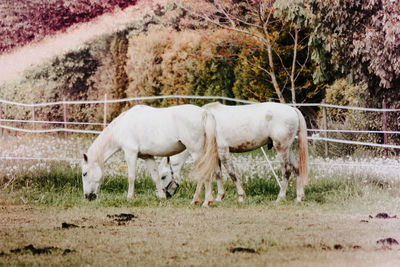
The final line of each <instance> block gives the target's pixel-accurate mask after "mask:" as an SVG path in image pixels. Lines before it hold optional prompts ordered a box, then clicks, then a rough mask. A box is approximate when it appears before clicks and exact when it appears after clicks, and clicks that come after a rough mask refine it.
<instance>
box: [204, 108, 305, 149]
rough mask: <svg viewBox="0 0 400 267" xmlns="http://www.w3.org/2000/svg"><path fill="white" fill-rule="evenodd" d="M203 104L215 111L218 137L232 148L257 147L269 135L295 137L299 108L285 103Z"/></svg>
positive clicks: (263, 142)
mask: <svg viewBox="0 0 400 267" xmlns="http://www.w3.org/2000/svg"><path fill="white" fill-rule="evenodd" d="M203 108H204V109H207V110H209V111H210V112H211V113H213V115H214V117H215V119H216V122H217V129H218V135H219V141H220V143H225V144H226V145H228V146H229V147H230V150H231V151H232V152H244V151H250V150H253V149H256V148H258V147H260V146H262V145H264V144H266V143H267V142H268V140H269V138H272V139H273V140H284V139H292V138H294V135H295V132H296V130H297V127H298V116H297V113H296V111H295V110H294V109H293V108H292V107H290V106H288V105H285V104H280V103H273V102H267V103H255V104H249V105H241V106H227V105H223V104H220V103H210V104H207V105H205V106H203Z"/></svg>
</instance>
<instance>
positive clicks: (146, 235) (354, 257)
mask: <svg viewBox="0 0 400 267" xmlns="http://www.w3.org/2000/svg"><path fill="white" fill-rule="evenodd" d="M226 187H227V196H226V198H225V199H224V200H223V202H221V203H215V204H213V205H212V206H211V207H210V208H201V207H199V206H194V207H193V206H190V205H189V203H190V200H191V196H192V195H193V193H194V189H195V184H194V183H193V182H190V181H186V182H185V183H184V184H182V186H181V187H180V188H179V190H178V193H177V194H176V195H175V196H173V197H172V198H171V199H169V200H166V201H159V200H158V199H157V198H156V196H155V187H154V185H153V183H152V181H151V179H150V178H149V177H147V176H146V177H141V178H140V179H138V180H137V184H136V199H135V200H133V201H131V200H127V199H126V191H127V181H126V179H125V178H124V177H107V178H106V180H105V182H104V183H103V186H102V188H101V192H100V195H99V199H98V200H97V201H94V202H88V201H86V200H84V199H83V196H82V189H81V182H80V172H79V170H78V169H76V170H70V171H65V170H64V171H60V170H58V169H55V170H51V171H50V172H47V171H45V172H38V173H37V174H36V175H32V176H29V177H28V176H27V177H24V178H23V179H21V180H20V181H19V182H17V183H14V185H13V187H12V188H11V187H7V188H5V189H4V188H3V189H2V190H1V191H0V193H1V197H0V226H1V227H0V265H26V266H31V265H94V266H104V265H109V264H110V263H112V264H116V265H122V266H124V265H133V266H228V265H229V266H279V265H281V266H288V265H291V266H321V265H329V266H344V265H347V266H395V265H397V264H400V254H399V252H400V247H399V245H397V244H392V243H390V241H391V239H388V238H393V239H395V240H399V241H400V234H399V233H400V232H399V231H398V229H399V226H400V221H399V219H398V218H386V219H383V218H376V215H377V214H378V213H387V214H388V215H389V216H391V217H392V216H395V215H397V214H399V212H400V207H399V205H398V202H399V200H400V199H399V194H398V190H397V189H398V188H392V190H388V189H387V188H384V187H383V186H382V185H381V184H379V183H376V182H371V183H365V181H363V180H362V179H360V178H359V177H353V178H350V179H347V178H346V179H335V180H328V179H319V180H314V181H312V183H311V184H310V185H309V186H308V187H307V190H306V196H307V200H306V201H305V202H303V203H300V204H299V203H296V202H295V201H294V198H295V190H294V188H293V187H291V188H290V190H289V193H288V200H287V201H285V202H283V203H275V202H274V199H275V198H276V195H277V193H278V187H277V185H276V183H275V182H274V180H273V179H272V177H271V179H269V180H266V179H264V178H257V177H254V178H252V179H251V180H249V181H248V182H247V183H244V188H245V191H246V193H247V199H246V200H245V202H244V203H238V202H237V201H236V192H235V189H234V186H233V184H232V183H231V182H230V181H227V182H226ZM394 189H395V190H394ZM215 192H216V188H215V184H214V193H215ZM120 214H133V215H134V218H131V217H129V216H126V217H122V218H118V217H113V215H120ZM122 216H124V215H122ZM371 217H372V218H371ZM129 219H131V220H129ZM380 240H386V241H382V242H380ZM388 242H389V243H390V244H389V243H388ZM392 242H395V241H392Z"/></svg>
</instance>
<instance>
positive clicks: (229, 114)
mask: <svg viewBox="0 0 400 267" xmlns="http://www.w3.org/2000/svg"><path fill="white" fill-rule="evenodd" d="M203 108H204V109H206V110H208V111H210V112H211V113H212V114H213V115H214V117H215V120H216V122H217V144H218V154H219V168H218V170H217V171H216V179H217V185H218V196H217V199H216V200H217V201H221V200H222V199H223V198H224V196H225V189H224V187H223V182H222V177H221V164H223V165H224V167H225V168H226V170H227V171H228V174H229V176H230V177H231V179H232V181H233V182H234V183H235V185H236V189H237V192H238V195H239V201H240V202H241V201H243V199H244V197H245V192H244V190H243V188H242V186H241V183H240V181H239V179H237V177H236V175H235V171H234V167H233V164H232V161H231V159H230V154H229V152H246V151H251V150H254V149H257V148H259V147H262V146H264V145H266V144H268V147H269V148H271V147H272V145H273V146H274V147H275V149H276V151H277V153H278V155H279V156H280V158H281V165H282V174H283V179H282V180H283V181H282V183H281V189H280V192H279V195H278V199H277V201H279V200H281V199H284V198H285V197H286V191H287V186H288V180H289V178H290V175H291V173H292V172H293V171H294V172H295V174H296V175H297V182H296V190H297V201H301V200H302V199H304V186H305V185H306V183H307V180H308V168H307V157H308V143H307V131H306V130H307V129H306V123H305V120H304V117H303V115H302V114H301V112H300V111H299V110H298V109H297V108H292V107H290V106H288V105H285V104H279V103H259V104H250V105H243V106H226V105H222V104H220V103H210V104H207V105H205V106H203ZM296 134H297V135H298V153H299V162H297V160H296V159H295V157H294V154H293V151H292V150H291V148H292V144H293V141H294V139H295V136H296ZM188 156H189V154H188V153H187V152H186V151H184V152H182V153H180V154H178V155H175V156H173V157H171V158H164V159H163V160H162V161H161V164H160V167H159V173H160V177H161V184H162V187H163V188H164V190H165V191H166V192H167V193H168V194H169V195H171V194H173V193H174V190H175V188H176V187H177V186H176V184H178V185H179V183H180V171H181V168H182V166H183V164H184V162H185V161H186V159H187V158H188Z"/></svg>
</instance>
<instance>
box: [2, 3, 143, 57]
mask: <svg viewBox="0 0 400 267" xmlns="http://www.w3.org/2000/svg"><path fill="white" fill-rule="evenodd" d="M136 2H137V0H106V1H104V0H91V1H89V0H71V1H61V0H46V1H34V0H19V1H14V0H3V1H1V2H0V36H1V39H0V54H2V53H5V52H9V51H11V50H13V49H15V48H17V47H22V46H24V45H26V44H28V43H31V42H33V41H40V40H42V39H43V38H45V37H46V36H48V35H53V34H55V33H57V32H59V31H65V30H66V29H68V28H69V27H71V26H72V25H76V24H79V23H82V22H88V21H90V20H92V19H93V18H96V17H98V16H100V15H102V14H105V13H110V12H113V11H114V10H115V8H117V7H118V8H120V9H122V10H123V9H125V8H127V7H129V6H131V5H135V4H136Z"/></svg>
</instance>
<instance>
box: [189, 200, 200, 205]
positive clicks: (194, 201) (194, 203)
mask: <svg viewBox="0 0 400 267" xmlns="http://www.w3.org/2000/svg"><path fill="white" fill-rule="evenodd" d="M199 203H200V201H198V200H192V202H190V205H197V204H199Z"/></svg>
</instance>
